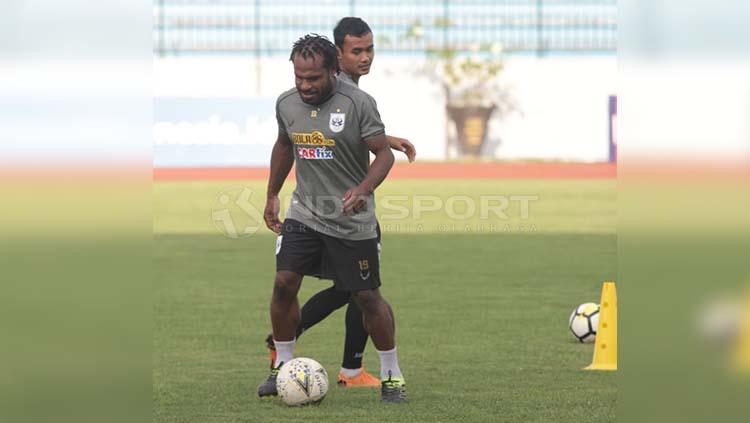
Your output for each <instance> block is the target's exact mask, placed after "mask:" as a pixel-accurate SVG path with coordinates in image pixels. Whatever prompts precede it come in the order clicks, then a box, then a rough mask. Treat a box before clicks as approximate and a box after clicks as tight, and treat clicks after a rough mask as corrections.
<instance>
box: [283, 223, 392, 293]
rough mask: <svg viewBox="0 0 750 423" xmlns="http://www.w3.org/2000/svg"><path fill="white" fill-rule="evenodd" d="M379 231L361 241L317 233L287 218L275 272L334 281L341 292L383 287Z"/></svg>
mask: <svg viewBox="0 0 750 423" xmlns="http://www.w3.org/2000/svg"><path fill="white" fill-rule="evenodd" d="M379 245H380V231H378V237H377V238H372V239H365V240H361V241H352V240H349V239H342V238H336V237H332V236H329V235H325V234H322V233H320V232H317V231H315V230H313V229H311V228H310V227H308V226H307V225H305V224H304V223H301V222H298V221H296V220H292V219H286V220H285V221H284V223H283V224H282V225H281V235H279V237H278V238H277V239H276V271H279V270H290V271H292V272H295V273H299V274H301V275H308V276H315V277H318V278H321V279H333V282H334V285H335V286H336V289H337V290H339V291H362V290H365V289H375V288H378V287H379V286H380V257H379Z"/></svg>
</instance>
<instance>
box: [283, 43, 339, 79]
mask: <svg viewBox="0 0 750 423" xmlns="http://www.w3.org/2000/svg"><path fill="white" fill-rule="evenodd" d="M295 54H299V55H300V56H302V57H303V58H305V59H309V58H311V57H313V56H314V55H316V54H317V55H319V56H321V57H322V58H323V64H324V65H325V67H326V69H334V70H336V71H337V72H338V70H339V59H338V53H337V52H336V46H334V45H333V43H332V42H331V41H330V40H329V39H328V38H326V37H324V36H322V35H318V34H307V35H305V36H304V37H302V38H300V39H299V40H297V41H296V42H295V43H294V46H293V47H292V54H290V55H289V60H294V55H295Z"/></svg>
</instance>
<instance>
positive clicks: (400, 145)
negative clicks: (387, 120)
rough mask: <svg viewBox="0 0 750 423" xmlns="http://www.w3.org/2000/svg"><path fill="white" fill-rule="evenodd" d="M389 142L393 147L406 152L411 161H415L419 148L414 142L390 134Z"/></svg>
mask: <svg viewBox="0 0 750 423" xmlns="http://www.w3.org/2000/svg"><path fill="white" fill-rule="evenodd" d="M388 143H389V144H391V148H392V149H394V150H398V151H400V152H402V153H404V154H406V158H408V159H409V163H411V162H413V161H414V159H416V158H417V149H416V148H414V144H412V143H410V142H409V140H407V139H406V138H399V137H394V136H392V135H389V136H388Z"/></svg>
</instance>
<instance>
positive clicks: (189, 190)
mask: <svg viewBox="0 0 750 423" xmlns="http://www.w3.org/2000/svg"><path fill="white" fill-rule="evenodd" d="M264 185H265V183H264V182H262V181H248V182H242V183H237V182H227V183H223V182H210V183H209V182H205V183H204V182H201V183H186V182H175V183H156V184H155V188H154V231H155V243H154V272H155V274H154V312H153V313H154V314H153V322H154V340H153V342H154V357H153V361H154V371H153V401H154V414H153V417H154V421H156V422H201V423H203V422H289V421H325V422H353V421H356V422H369V421H372V422H382V421H411V422H422V421H429V422H455V421H464V422H474V421H476V422H489V421H492V422H495V421H497V422H555V421H560V422H562V421H577V422H588V421H591V422H602V421H614V418H615V397H616V385H615V374H614V373H600V372H586V371H582V370H581V368H582V367H584V366H586V365H587V364H589V362H590V360H591V356H592V352H593V350H592V346H591V345H581V344H578V343H577V342H575V340H574V339H573V337H572V336H571V334H570V333H568V331H567V319H568V317H569V314H570V312H571V310H572V309H573V308H574V307H575V306H576V305H577V304H579V303H582V302H586V301H595V302H598V298H599V290H600V287H601V282H602V281H604V280H606V279H615V276H616V275H615V272H616V236H615V226H614V223H615V182H614V181H548V180H547V181H503V180H500V181H407V180H395V181H389V182H388V183H386V184H385V185H384V186H383V187H382V188H381V189H380V190H379V191H378V194H379V197H381V198H380V199H379V201H381V202H382V198H383V196H386V195H397V196H401V197H398V198H399V199H403V196H404V195H405V196H407V197H408V198H407V199H405V200H403V201H405V202H406V203H405V204H409V203H410V202H411V198H412V197H413V196H414V195H417V194H419V195H423V196H432V197H440V198H441V199H442V200H447V199H448V198H450V196H452V195H464V196H468V197H470V198H475V199H478V198H479V197H480V196H482V195H498V194H500V195H525V196H536V199H535V200H533V201H532V202H531V203H530V209H529V213H528V215H527V217H525V218H522V217H521V210H520V209H519V207H518V206H519V205H518V204H514V203H513V202H511V205H510V207H509V208H508V209H507V210H506V214H507V216H506V217H505V218H503V219H498V218H497V217H496V216H495V218H494V220H492V218H490V219H489V220H487V219H482V218H481V216H479V212H477V213H476V215H475V216H469V217H467V218H465V219H462V220H460V221H456V220H455V219H451V218H450V217H449V216H447V214H446V212H445V211H444V210H437V211H433V212H425V213H422V215H421V216H419V217H416V216H414V215H413V214H412V215H410V216H407V217H405V218H403V219H400V220H398V221H393V222H384V221H383V218H384V217H386V216H383V215H382V214H381V225H383V226H385V224H388V223H390V224H391V225H392V226H391V227H390V228H391V229H390V230H386V231H385V233H384V236H383V256H382V269H381V272H382V277H383V288H382V291H383V294H384V296H385V297H386V298H387V299H388V300H389V301H390V303H391V304H392V306H393V308H394V311H395V314H396V321H397V344H398V348H399V359H400V363H401V368H402V370H403V371H404V375H405V377H406V380H407V386H408V392H409V403H408V404H402V405H395V406H394V405H384V404H381V403H380V402H379V392H378V391H377V390H343V389H340V388H338V387H336V386H335V377H336V374H337V373H338V369H339V367H340V361H341V354H342V350H343V336H344V310H343V309H342V310H339V311H337V312H335V313H334V314H333V315H332V316H330V317H329V318H328V319H327V320H325V321H323V322H322V323H320V324H319V325H318V326H316V327H314V328H312V329H311V330H310V331H308V332H306V333H305V334H304V336H302V337H301V338H300V340H299V341H298V344H297V350H296V355H297V356H307V357H312V358H314V359H316V360H318V361H320V362H321V363H322V364H323V366H325V368H326V369H327V370H328V373H329V377H330V382H331V384H332V386H331V389H330V390H329V393H328V396H327V397H326V399H325V401H323V403H322V404H321V405H320V406H317V407H309V408H301V409H300V408H296V409H295V408H288V407H286V406H284V405H283V404H282V403H281V401H280V400H278V399H270V400H259V399H258V398H257V396H256V393H255V389H256V386H257V384H258V383H259V382H260V381H262V380H263V379H264V378H265V377H266V376H267V369H268V359H267V353H266V350H265V347H264V343H263V338H264V337H265V335H266V334H267V333H268V331H269V328H270V319H269V316H268V303H269V300H270V293H271V284H272V280H273V274H274V265H275V262H274V256H273V251H274V241H275V239H274V237H273V236H272V235H271V234H270V232H269V231H267V230H265V229H263V228H260V229H259V230H258V232H257V233H254V234H252V236H248V237H242V238H239V239H232V238H231V237H228V236H227V232H226V231H225V229H226V227H225V226H222V225H223V222H224V221H221V220H220V219H219V220H217V219H216V216H217V215H216V213H217V212H218V211H222V210H223V209H222V208H221V207H222V202H221V199H222V195H223V193H229V195H230V197H231V198H235V197H233V196H236V195H237V193H238V189H237V187H238V186H242V187H247V188H248V189H249V190H250V191H251V192H252V195H250V196H249V201H250V203H252V204H253V205H254V207H255V208H256V209H257V210H262V199H263V196H262V195H256V194H255V193H263V192H264ZM285 192H286V193H288V190H287V191H285ZM398 201H401V200H398ZM454 204H458V203H457V202H456V203H454ZM477 204H478V203H477ZM245 210H247V209H245ZM464 211H465V210H464ZM229 212H230V215H231V216H232V222H234V223H235V224H236V227H237V228H239V229H242V228H247V227H252V226H253V224H254V218H253V217H252V215H253V213H252V212H249V213H248V212H243V213H240V212H239V211H238V209H232V208H231V207H230V209H229ZM454 214H455V213H454ZM386 220H387V219H386ZM217 221H221V223H222V224H221V225H217ZM420 225H421V229H419V228H420ZM239 233H241V231H239ZM329 284H330V282H328V281H319V280H317V279H314V278H306V279H305V282H303V287H302V291H301V293H300V299H301V301H304V300H305V299H306V298H308V297H309V296H311V295H312V294H313V293H315V292H316V291H317V290H318V289H322V288H325V287H328V286H329ZM365 366H366V367H367V368H368V369H369V370H370V371H371V372H373V373H375V374H377V372H378V369H379V363H378V358H377V354H376V353H375V351H374V348H373V346H372V343H368V346H367V350H366V352H365Z"/></svg>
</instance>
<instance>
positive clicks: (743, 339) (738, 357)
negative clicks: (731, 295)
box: [734, 291, 750, 373]
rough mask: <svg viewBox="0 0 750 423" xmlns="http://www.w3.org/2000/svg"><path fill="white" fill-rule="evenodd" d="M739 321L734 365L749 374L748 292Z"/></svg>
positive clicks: (749, 302)
mask: <svg viewBox="0 0 750 423" xmlns="http://www.w3.org/2000/svg"><path fill="white" fill-rule="evenodd" d="M741 319H742V320H741V321H740V333H739V338H738V339H737V347H736V350H735V352H734V365H735V367H736V368H737V370H739V371H741V372H743V373H747V372H750V291H748V293H747V294H745V302H744V304H742V312H741Z"/></svg>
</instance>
